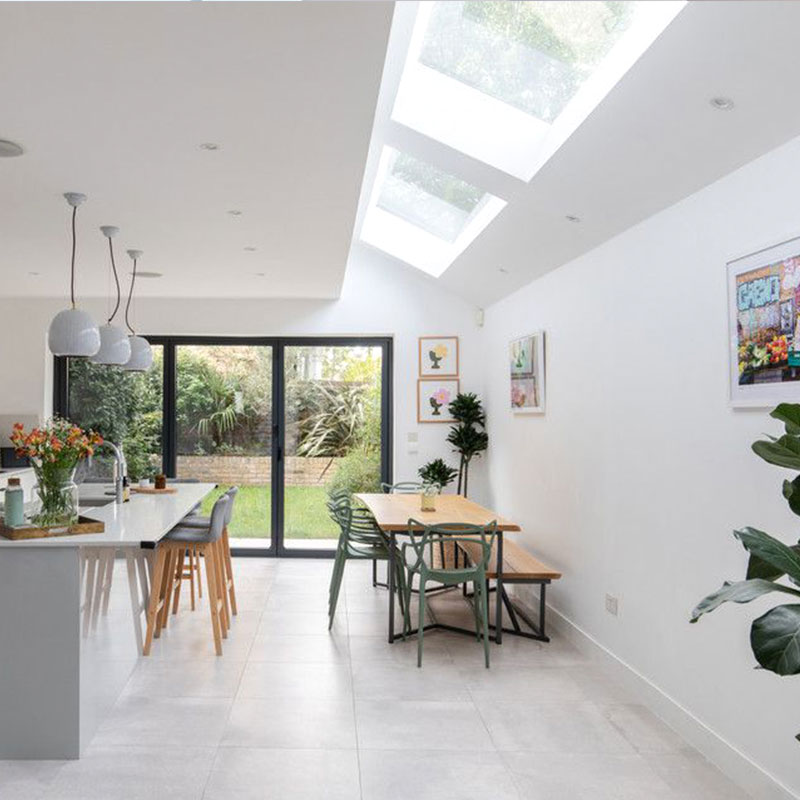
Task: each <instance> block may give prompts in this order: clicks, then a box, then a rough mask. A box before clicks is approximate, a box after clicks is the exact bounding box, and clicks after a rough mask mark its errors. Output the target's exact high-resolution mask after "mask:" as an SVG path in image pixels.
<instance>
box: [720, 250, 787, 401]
mask: <svg viewBox="0 0 800 800" xmlns="http://www.w3.org/2000/svg"><path fill="white" fill-rule="evenodd" d="M726 266H727V271H728V352H729V356H728V360H729V372H730V379H729V383H730V390H729V391H730V403H731V405H732V406H735V407H750V408H769V407H772V406H774V405H777V404H778V403H780V402H787V401H788V402H791V401H794V400H796V399H797V395H798V391H800V384H798V381H800V316H798V314H799V313H800V238H795V239H790V240H788V241H785V242H781V243H780V244H776V245H773V246H772V247H767V248H765V249H763V250H758V251H757V252H754V253H750V254H749V255H745V256H741V257H740V258H737V259H735V260H733V261H729V262H728V263H727V265H726Z"/></svg>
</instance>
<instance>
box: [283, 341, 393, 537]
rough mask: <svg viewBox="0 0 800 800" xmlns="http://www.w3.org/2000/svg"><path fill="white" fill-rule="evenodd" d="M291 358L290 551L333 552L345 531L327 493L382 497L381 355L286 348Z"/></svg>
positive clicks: (364, 350)
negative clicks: (329, 505)
mask: <svg viewBox="0 0 800 800" xmlns="http://www.w3.org/2000/svg"><path fill="white" fill-rule="evenodd" d="M284 358H285V367H284V369H285V381H286V458H285V465H284V467H285V481H284V502H285V511H284V539H285V544H286V546H287V547H289V548H300V547H315V548H321V547H332V546H334V545H335V544H336V540H337V538H338V536H339V529H338V528H337V526H336V525H335V524H334V523H333V521H332V520H331V518H330V515H329V513H328V509H327V506H326V503H327V500H328V492H330V491H331V490H334V489H343V490H346V491H348V492H351V493H353V492H375V491H380V481H381V435H382V432H381V358H382V351H381V348H380V347H360V346H356V345H354V346H327V345H314V346H299V347H287V348H286V350H285V356H284ZM321 540H322V541H321Z"/></svg>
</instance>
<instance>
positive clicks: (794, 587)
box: [691, 403, 800, 739]
mask: <svg viewBox="0 0 800 800" xmlns="http://www.w3.org/2000/svg"><path fill="white" fill-rule="evenodd" d="M770 416H772V417H774V418H775V419H777V420H780V421H781V422H782V423H783V424H784V430H785V433H784V434H783V436H781V437H779V438H775V437H772V436H770V437H768V439H767V440H763V439H762V440H760V441H757V442H754V443H753V445H752V447H753V451H754V452H755V453H756V454H757V455H758V456H760V457H761V458H763V459H764V460H765V461H766V462H767V463H769V464H774V465H775V466H778V467H783V468H785V469H792V470H796V471H798V472H800V405H798V404H796V403H781V404H780V405H779V406H778V407H777V408H775V409H774V410H773V411H772V413H771V414H770ZM783 496H784V498H786V501H787V502H788V504H789V508H790V509H791V510H792V511H793V512H794V513H795V514H797V515H798V516H800V475H798V476H797V477H795V478H794V479H793V480H784V482H783ZM733 535H734V536H735V537H736V538H737V539H738V540H739V541H740V542H741V543H742V545H743V546H744V548H745V550H747V551H748V553H749V554H750V559H749V562H748V565H747V573H746V575H745V580H743V581H725V583H723V585H722V587H721V588H720V589H718V590H717V591H716V592H713V593H712V594H710V595H708V596H707V597H705V598H703V600H701V601H700V603H699V604H698V605H697V607H696V608H695V609H694V611H693V612H692V618H691V621H692V622H697V620H698V619H700V617H701V616H702V615H703V614H706V613H708V612H709V611H713V610H714V609H716V608H718V607H719V606H720V605H722V604H723V603H727V602H732V603H749V602H750V601H751V600H755V599H756V598H757V597H762V596H763V595H766V594H770V593H771V592H779V593H781V594H787V595H790V596H791V597H792V598H800V543H798V544H794V545H787V544H784V543H783V542H781V541H780V540H778V539H775V538H774V537H772V536H770V535H769V534H767V533H764V531H760V530H758V529H756V528H750V527H747V528H742V529H741V530H738V531H734V532H733ZM784 579H785V580H786V581H788V582H784ZM750 646H751V648H752V650H753V655H755V658H756V661H758V663H759V665H760V666H761V667H763V668H764V669H768V670H770V672H774V673H776V674H777V675H797V674H798V673H800V602H794V603H788V604H786V605H779V606H775V607H774V608H771V609H770V610H769V611H767V612H766V613H765V614H762V615H761V616H760V617H758V619H756V620H755V621H754V622H753V624H752V626H751V628H750ZM797 738H798V739H800V734H798V737H797Z"/></svg>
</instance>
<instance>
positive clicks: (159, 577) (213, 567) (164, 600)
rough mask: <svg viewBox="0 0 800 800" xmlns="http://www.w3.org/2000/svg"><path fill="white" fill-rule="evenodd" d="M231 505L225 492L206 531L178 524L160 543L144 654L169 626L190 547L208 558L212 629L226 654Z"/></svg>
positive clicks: (216, 643)
mask: <svg viewBox="0 0 800 800" xmlns="http://www.w3.org/2000/svg"><path fill="white" fill-rule="evenodd" d="M229 504H230V500H229V499H228V497H226V496H225V495H223V496H222V497H220V498H219V499H218V500H217V502H216V503H214V508H213V509H212V510H211V517H210V522H209V525H208V526H207V528H206V529H205V530H202V529H199V528H193V527H191V528H190V527H185V526H183V525H177V526H176V527H174V528H173V529H172V530H171V531H170V532H169V533H168V534H167V535H166V536H165V537H164V538H163V539H162V540H161V541H160V542H159V544H158V548H157V550H156V564H155V568H154V570H153V584H152V588H151V592H150V604H149V607H148V609H147V634H146V636H145V640H144V648H143V649H142V653H143V655H146V656H147V655H150V648H151V647H152V644H153V639H154V638H155V639H158V638H159V636H160V635H161V631H162V630H163V629H164V628H165V627H166V626H167V620H168V618H169V608H170V600H171V598H172V596H173V594H174V591H175V580H176V575H177V569H178V563H179V561H180V562H181V563H182V561H183V559H184V558H185V557H186V551H187V549H188V548H190V547H194V548H196V550H197V552H198V554H200V555H202V556H203V558H205V562H206V580H207V583H208V604H209V607H210V609H211V628H212V631H213V634H214V649H215V651H216V653H217V655H218V656H221V655H222V639H224V638H227V636H228V627H229V624H230V623H229V620H228V618H227V615H226V613H225V603H224V601H223V599H222V598H223V597H224V596H225V582H224V578H223V575H224V567H223V566H222V564H223V560H224V558H223V553H222V530H223V528H224V527H225V514H226V511H227V508H228V506H229Z"/></svg>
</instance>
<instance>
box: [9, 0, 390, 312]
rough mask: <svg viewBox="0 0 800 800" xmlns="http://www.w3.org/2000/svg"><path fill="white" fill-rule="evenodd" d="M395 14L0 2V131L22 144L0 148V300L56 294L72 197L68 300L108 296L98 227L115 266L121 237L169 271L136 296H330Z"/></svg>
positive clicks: (64, 285)
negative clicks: (113, 232) (207, 145)
mask: <svg viewBox="0 0 800 800" xmlns="http://www.w3.org/2000/svg"><path fill="white" fill-rule="evenodd" d="M391 14H392V4H390V3H351V2H326V3H267V4H262V3H0V110H1V113H0V138H5V139H11V140H14V141H17V142H19V143H20V144H22V145H23V147H24V148H25V150H26V153H25V155H24V156H23V157H22V158H16V159H0V295H6V296H10V295H16V296H20V295H21V296H25V295H47V296H53V295H62V294H63V295H66V292H67V289H68V256H69V228H68V222H69V208H68V206H67V204H66V202H65V201H64V200H63V198H62V197H61V193H62V192H64V191H78V192H84V193H86V194H87V195H88V196H89V199H88V201H87V203H86V204H85V205H84V206H82V207H81V209H80V210H79V212H78V229H79V240H78V254H79V261H78V281H77V289H78V294H79V296H87V295H103V294H105V293H106V292H107V291H108V288H109V277H108V258H107V246H106V243H105V240H104V239H103V238H102V235H101V234H100V232H99V230H98V227H99V226H100V225H104V224H113V225H118V226H119V227H120V228H121V234H120V237H119V238H118V240H117V241H116V242H115V247H116V249H117V253H118V255H119V258H118V264H121V265H123V266H124V269H125V271H126V273H127V271H128V269H129V266H130V262H129V261H128V259H127V257H126V256H125V255H124V249H125V248H127V247H137V248H141V249H142V250H144V253H145V255H144V258H143V259H142V262H141V263H140V268H141V269H144V270H153V271H158V272H163V273H164V277H163V278H161V279H158V280H149V281H145V280H143V281H141V283H140V284H139V288H140V290H141V294H145V295H157V296H181V297H218V296H220V297H222V296H224V297H244V296H247V297H260V296H264V297H335V296H337V294H338V292H339V289H340V286H341V282H342V278H343V275H344V270H345V265H346V260H347V254H348V251H349V248H350V243H351V238H352V232H353V225H354V220H355V215H356V207H357V203H358V197H359V191H360V188H361V180H362V175H363V171H364V165H365V162H366V157H367V149H368V145H369V139H370V133H371V130H372V122H373V115H374V112H375V103H376V98H377V94H378V88H379V85H380V79H381V72H382V68H383V62H384V56H385V49H386V40H387V36H388V32H389V27H390V23H391ZM202 142H216V143H219V144H220V147H221V149H219V150H218V151H216V152H207V151H203V150H201V149H199V145H200V143H202ZM233 209H239V210H241V211H242V212H243V213H242V215H241V216H240V217H232V216H230V215H229V214H228V213H227V212H228V211H229V210H233ZM248 246H252V247H257V248H258V249H257V251H256V252H246V251H245V250H244V248H245V247H248ZM32 271H33V272H40V273H41V275H40V276H39V277H32V276H30V275H29V274H28V273H29V272H32ZM257 272H263V273H265V276H264V277H257V276H256V275H254V274H253V273H257Z"/></svg>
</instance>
